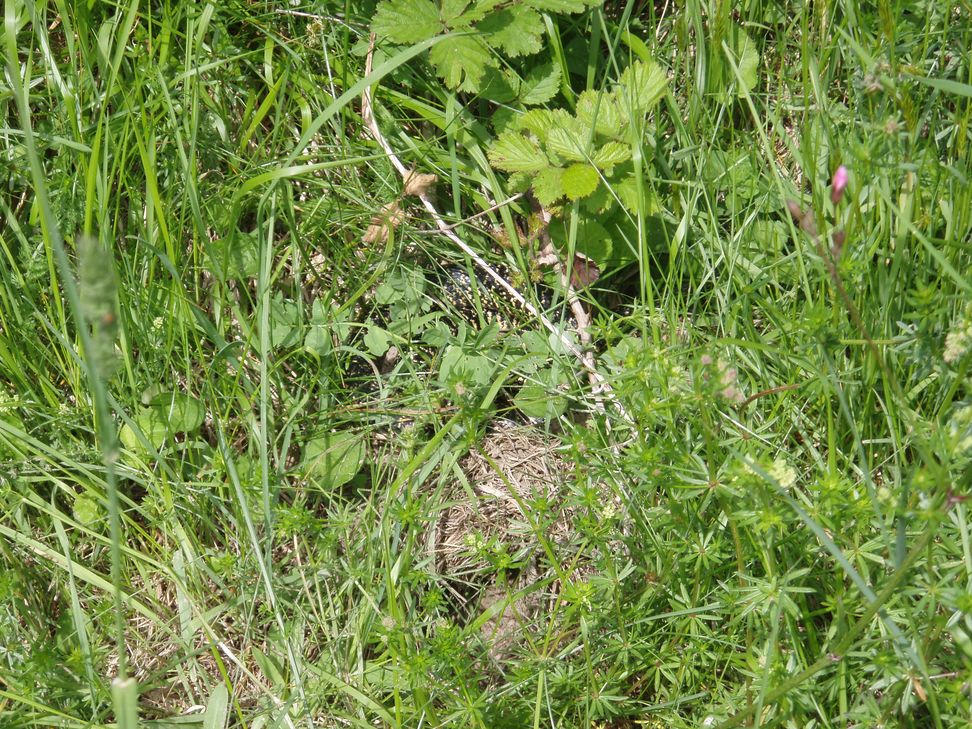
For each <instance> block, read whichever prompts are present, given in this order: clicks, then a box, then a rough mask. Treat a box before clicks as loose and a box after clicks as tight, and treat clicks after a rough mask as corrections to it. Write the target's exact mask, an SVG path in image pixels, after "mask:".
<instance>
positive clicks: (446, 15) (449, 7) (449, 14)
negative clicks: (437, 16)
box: [441, 0, 469, 28]
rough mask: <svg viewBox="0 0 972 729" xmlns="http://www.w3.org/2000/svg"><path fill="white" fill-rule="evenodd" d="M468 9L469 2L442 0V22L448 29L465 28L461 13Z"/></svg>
mask: <svg viewBox="0 0 972 729" xmlns="http://www.w3.org/2000/svg"><path fill="white" fill-rule="evenodd" d="M467 7H469V0H442V11H441V12H442V20H443V21H444V22H445V24H446V25H447V26H449V27H450V28H458V27H466V25H468V23H463V20H464V19H460V18H462V15H463V13H464V12H465V11H466V8H467Z"/></svg>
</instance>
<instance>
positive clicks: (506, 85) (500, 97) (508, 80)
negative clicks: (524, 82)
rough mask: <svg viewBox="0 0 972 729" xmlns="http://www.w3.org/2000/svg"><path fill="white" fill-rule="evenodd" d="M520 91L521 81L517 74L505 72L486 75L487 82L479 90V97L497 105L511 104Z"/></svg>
mask: <svg viewBox="0 0 972 729" xmlns="http://www.w3.org/2000/svg"><path fill="white" fill-rule="evenodd" d="M519 91H520V79H519V78H517V76H516V74H515V73H510V72H509V71H503V72H502V73H489V74H486V82H485V83H484V84H483V87H482V88H481V89H480V90H479V95H480V96H482V97H483V98H484V99H489V100H490V101H495V102H496V103H497V104H509V103H510V102H511V101H513V100H514V99H515V98H516V97H517V94H518V93H519ZM494 125H495V119H494Z"/></svg>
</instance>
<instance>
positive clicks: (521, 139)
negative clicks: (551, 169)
mask: <svg viewBox="0 0 972 729" xmlns="http://www.w3.org/2000/svg"><path fill="white" fill-rule="evenodd" d="M487 156H488V157H489V161H490V163H491V164H492V165H493V166H494V167H498V168H499V169H501V170H505V171H506V172H539V171H540V170H542V169H543V168H544V167H546V166H547V164H548V162H547V157H546V155H544V153H543V152H542V151H541V150H540V147H538V146H537V144H536V142H534V141H533V140H532V139H528V138H527V137H525V136H523V135H522V134H518V133H516V132H503V133H502V134H500V135H499V138H498V139H497V140H496V141H495V142H494V143H493V144H492V145H491V146H490V148H489V150H488V152H487Z"/></svg>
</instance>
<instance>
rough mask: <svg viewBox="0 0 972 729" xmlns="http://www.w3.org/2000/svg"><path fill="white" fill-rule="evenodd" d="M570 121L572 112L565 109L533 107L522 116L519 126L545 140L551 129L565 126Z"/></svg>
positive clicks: (542, 140)
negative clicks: (569, 112)
mask: <svg viewBox="0 0 972 729" xmlns="http://www.w3.org/2000/svg"><path fill="white" fill-rule="evenodd" d="M570 122H571V116H570V114H568V113H567V112H566V111H564V110H563V109H531V110H530V111H528V112H526V113H525V114H524V115H523V116H521V117H520V119H519V121H518V122H517V126H518V127H519V128H520V129H523V130H524V131H527V132H530V133H531V134H533V135H535V136H536V137H537V139H539V140H540V141H541V142H545V141H546V140H547V134H548V133H549V132H550V130H551V129H554V128H557V127H565V126H567V125H568V124H570Z"/></svg>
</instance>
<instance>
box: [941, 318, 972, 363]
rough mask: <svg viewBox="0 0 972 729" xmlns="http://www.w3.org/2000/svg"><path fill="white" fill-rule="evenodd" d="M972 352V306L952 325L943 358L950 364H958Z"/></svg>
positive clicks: (946, 338)
mask: <svg viewBox="0 0 972 729" xmlns="http://www.w3.org/2000/svg"><path fill="white" fill-rule="evenodd" d="M970 351H972V304H969V305H968V306H966V307H965V311H964V312H962V314H961V315H960V316H959V317H958V319H956V320H955V321H954V322H953V323H952V328H951V330H950V331H949V333H948V334H947V335H946V337H945V352H944V354H943V355H942V358H943V359H944V360H945V361H946V362H947V363H948V364H954V363H955V362H958V361H959V360H960V359H962V357H964V356H965V355H967V354H968V353H969V352H970Z"/></svg>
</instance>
